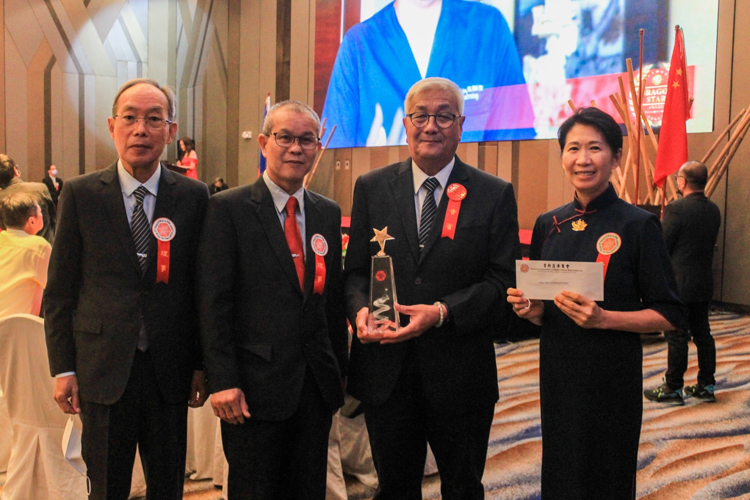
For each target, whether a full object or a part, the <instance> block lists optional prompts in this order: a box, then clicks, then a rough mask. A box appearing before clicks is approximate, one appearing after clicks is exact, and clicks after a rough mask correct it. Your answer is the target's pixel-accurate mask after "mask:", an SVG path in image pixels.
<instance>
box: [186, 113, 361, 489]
mask: <svg viewBox="0 0 750 500" xmlns="http://www.w3.org/2000/svg"><path fill="white" fill-rule="evenodd" d="M319 129H320V119H319V118H318V115H317V114H316V113H315V111H313V110H312V109H311V108H310V107H309V106H307V105H306V104H304V103H302V102H298V101H284V102H281V103H278V104H276V105H275V106H273V107H272V108H271V109H270V110H269V112H268V115H267V116H266V120H265V123H264V124H263V134H261V135H260V136H259V137H258V143H259V144H260V148H261V151H262V153H263V155H264V156H265V157H266V163H267V168H266V171H265V173H264V174H263V176H262V177H260V178H259V179H258V180H257V181H256V182H255V183H254V184H252V185H249V186H242V187H238V188H235V189H229V190H227V191H222V192H221V193H217V194H215V195H214V196H213V197H212V198H211V201H210V202H209V207H208V214H207V215H206V221H205V224H204V226H203V234H202V236H201V244H200V250H199V255H200V257H199V263H198V295H199V304H200V314H201V339H202V342H203V353H204V359H205V365H206V370H207V375H208V381H209V385H210V389H211V392H212V396H211V405H212V406H213V409H214V413H215V414H216V416H218V417H219V418H221V420H222V422H221V430H222V440H223V442H224V452H225V454H226V456H227V460H228V461H229V484H228V486H229V488H228V492H229V498H230V499H244V498H263V499H279V500H284V499H290V498H294V499H320V500H323V499H324V498H325V488H326V466H327V453H328V433H329V430H330V427H331V418H332V414H333V412H335V411H336V409H337V408H339V407H340V406H341V405H342V404H343V397H344V395H343V388H342V385H343V382H342V381H343V376H342V374H343V373H344V371H345V368H346V362H347V341H348V331H347V326H346V316H345V314H344V307H343V298H342V287H341V283H340V276H341V230H340V224H341V210H340V209H339V207H338V205H337V204H336V203H335V202H333V201H331V200H329V199H327V198H325V197H323V196H321V195H319V194H316V193H313V192H312V191H309V190H307V189H305V188H304V187H303V182H304V179H305V175H307V173H308V172H309V171H310V168H311V167H312V165H313V162H314V161H315V156H316V154H317V152H318V150H320V141H319V139H318V130H319Z"/></svg>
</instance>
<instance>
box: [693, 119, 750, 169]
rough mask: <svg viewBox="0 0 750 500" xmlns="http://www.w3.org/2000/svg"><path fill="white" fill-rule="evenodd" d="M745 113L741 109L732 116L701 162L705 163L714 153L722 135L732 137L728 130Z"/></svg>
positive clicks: (721, 139)
mask: <svg viewBox="0 0 750 500" xmlns="http://www.w3.org/2000/svg"><path fill="white" fill-rule="evenodd" d="M744 115H745V110H744V109H743V110H741V111H740V112H739V113H738V114H737V116H735V117H734V120H732V121H731V122H730V123H729V125H727V128H725V129H724V131H723V132H722V133H721V134H719V137H717V138H716V141H715V142H714V143H713V145H712V146H711V149H709V150H708V152H707V153H706V154H705V155H703V159H701V163H703V164H704V165H705V163H706V162H707V161H708V159H709V158H711V155H712V154H714V151H716V148H717V147H719V144H721V141H723V140H724V136H726V138H727V140H729V139H731V138H732V134H731V133H730V130H731V129H732V127H734V126H735V125H737V122H738V121H740V119H741V118H742V117H743V116H744Z"/></svg>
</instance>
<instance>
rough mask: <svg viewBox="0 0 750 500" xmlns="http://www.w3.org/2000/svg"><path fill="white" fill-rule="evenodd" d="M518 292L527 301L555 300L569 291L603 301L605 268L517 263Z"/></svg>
mask: <svg viewBox="0 0 750 500" xmlns="http://www.w3.org/2000/svg"><path fill="white" fill-rule="evenodd" d="M516 288H517V289H519V290H521V291H523V296H524V297H525V298H527V299H536V300H553V299H554V298H555V296H557V295H559V294H560V292H562V291H565V290H566V291H568V292H575V293H580V294H581V295H583V296H584V297H586V298H588V299H591V300H604V264H603V263H601V262H564V261H560V260H517V261H516Z"/></svg>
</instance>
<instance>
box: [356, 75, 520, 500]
mask: <svg viewBox="0 0 750 500" xmlns="http://www.w3.org/2000/svg"><path fill="white" fill-rule="evenodd" d="M404 106H405V109H406V110H407V115H406V117H405V118H404V127H405V128H406V134H407V142H408V144H409V152H410V153H411V158H409V159H408V160H406V161H403V162H401V163H395V164H393V165H389V166H387V167H384V168H379V169H377V170H375V171H373V172H370V173H368V174H365V175H363V176H361V177H360V178H359V179H358V180H357V183H356V186H355V188H354V201H353V206H352V223H351V232H350V237H349V247H348V250H347V257H346V286H345V293H346V299H347V309H348V314H349V318H350V321H351V323H352V324H353V325H356V328H357V335H356V338H354V339H353V340H352V352H351V361H350V365H349V366H350V368H349V378H348V390H349V392H350V393H351V394H352V395H353V396H354V397H356V398H358V399H359V400H361V401H362V402H363V403H364V411H365V421H366V423H367V430H368V432H369V436H370V444H371V447H372V453H373V459H374V462H375V468H376V469H377V472H378V478H379V481H380V491H379V493H378V494H377V495H376V498H377V499H379V500H388V499H392V498H421V480H422V472H423V468H424V463H425V453H426V446H427V443H429V444H430V447H431V448H432V451H433V453H434V455H435V460H436V462H437V466H438V470H439V472H440V482H441V490H442V498H444V499H446V500H450V499H459V498H460V499H477V498H484V489H483V486H482V475H483V472H484V465H485V460H486V455H487V446H488V440H489V434H490V426H491V424H492V417H493V414H494V404H495V402H496V401H497V400H498V390H497V367H496V364H495V351H494V348H493V344H492V332H493V329H495V328H497V327H498V326H500V325H501V324H503V323H504V322H505V321H507V318H508V315H507V309H506V308H505V307H504V306H503V302H504V301H505V290H506V289H507V287H508V286H513V283H515V278H514V276H515V262H514V261H515V260H516V259H520V258H521V250H520V245H519V241H518V222H517V219H516V202H515V197H514V195H513V187H512V186H511V185H510V184H508V183H507V182H505V181H503V180H501V179H499V178H497V177H495V176H492V175H489V174H486V173H484V172H482V171H480V170H478V169H476V168H473V167H470V166H469V165H466V164H465V163H464V162H462V161H461V160H460V159H459V158H458V157H457V156H456V148H457V147H458V143H459V141H460V139H461V131H462V125H463V123H464V117H463V116H462V114H463V96H462V94H461V91H460V89H459V88H458V86H457V85H456V84H454V83H453V82H451V81H450V80H446V79H444V78H427V79H424V80H421V81H419V82H417V83H416V84H415V85H414V86H413V87H412V88H411V89H410V90H409V93H408V94H407V96H406V101H405V103H404ZM386 227H387V231H388V234H389V235H390V236H391V237H392V238H393V240H391V241H388V242H387V244H386V247H385V251H386V253H387V254H388V255H390V256H391V257H392V259H393V272H394V276H395V280H396V293H397V297H398V303H397V304H396V305H395V308H396V309H397V310H398V312H399V313H400V317H401V327H400V328H399V329H398V330H397V331H396V332H395V333H393V332H386V333H382V332H379V331H377V330H374V331H372V330H369V329H368V316H369V314H370V313H371V312H372V311H370V310H369V309H368V301H369V290H370V260H371V257H372V256H373V255H375V254H376V253H377V251H378V250H379V246H378V244H377V243H374V242H372V241H371V240H372V236H373V228H374V229H377V230H382V229H383V228H386Z"/></svg>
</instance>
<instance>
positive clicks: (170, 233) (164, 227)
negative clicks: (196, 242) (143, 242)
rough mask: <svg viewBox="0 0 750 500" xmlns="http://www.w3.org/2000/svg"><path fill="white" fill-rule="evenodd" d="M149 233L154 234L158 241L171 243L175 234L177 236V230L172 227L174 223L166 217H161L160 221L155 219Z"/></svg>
mask: <svg viewBox="0 0 750 500" xmlns="http://www.w3.org/2000/svg"><path fill="white" fill-rule="evenodd" d="M151 232H153V233H154V236H155V237H156V239H157V240H159V241H172V239H173V238H174V236H175V234H177V228H176V227H175V225H174V222H172V221H171V220H169V219H167V218H166V217H162V218H161V219H156V220H155V221H154V223H153V225H152V226H151Z"/></svg>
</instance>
